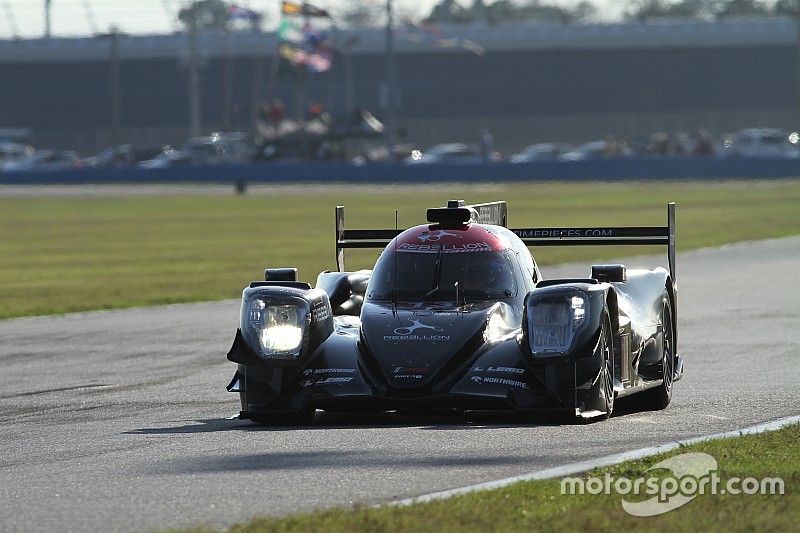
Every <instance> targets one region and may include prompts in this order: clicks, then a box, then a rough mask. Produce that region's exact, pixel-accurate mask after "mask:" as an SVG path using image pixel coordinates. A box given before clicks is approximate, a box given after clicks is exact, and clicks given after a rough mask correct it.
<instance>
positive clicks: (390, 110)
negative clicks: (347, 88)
mask: <svg viewBox="0 0 800 533" xmlns="http://www.w3.org/2000/svg"><path fill="white" fill-rule="evenodd" d="M392 11H393V10H392V0H386V89H387V110H386V126H387V127H386V149H387V150H388V151H389V160H390V161H394V145H395V138H394V134H395V131H396V129H397V127H396V124H395V123H396V121H397V116H396V114H397V107H396V90H397V73H396V72H395V53H394V28H393V26H394V17H393V13H392Z"/></svg>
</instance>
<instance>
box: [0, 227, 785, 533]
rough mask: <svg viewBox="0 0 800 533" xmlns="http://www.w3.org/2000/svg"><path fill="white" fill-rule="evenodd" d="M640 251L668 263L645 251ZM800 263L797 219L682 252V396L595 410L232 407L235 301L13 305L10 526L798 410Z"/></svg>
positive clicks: (421, 471) (352, 489) (488, 467)
mask: <svg viewBox="0 0 800 533" xmlns="http://www.w3.org/2000/svg"><path fill="white" fill-rule="evenodd" d="M640 262H641V263H642V264H641V265H638V266H655V264H653V261H652V258H639V259H636V258H634V259H632V260H629V261H628V263H629V266H637V263H640ZM798 267H800V237H793V238H786V239H777V240H769V241H759V242H752V243H744V244H737V245H731V246H726V247H723V248H715V249H705V250H699V251H695V252H690V253H685V254H681V255H679V257H678V283H679V289H680V304H679V312H680V316H679V324H680V326H679V328H680V329H679V334H680V339H679V350H680V352H681V353H682V354H683V355H684V357H685V360H686V374H685V377H684V379H683V380H681V381H679V382H678V383H677V384H676V386H675V395H674V399H673V402H672V404H671V405H670V406H669V407H668V408H667V409H666V410H664V411H658V412H650V411H645V412H639V411H637V410H636V405H635V402H628V403H627V404H625V405H623V404H622V403H621V402H619V403H618V405H617V407H618V412H617V414H616V415H615V416H614V417H612V418H611V419H610V420H608V421H605V422H599V423H593V424H580V425H560V424H555V423H552V422H549V421H548V420H546V419H541V420H538V419H536V420H533V421H527V422H520V421H517V420H514V419H513V418H510V417H507V416H497V415H491V414H485V413H478V414H475V415H472V416H468V417H466V418H460V417H459V418H430V419H428V418H404V417H401V416H399V415H388V416H386V417H383V418H377V419H375V418H373V419H363V418H362V419H358V418H353V417H350V416H342V415H337V416H332V415H326V414H324V413H323V414H318V416H317V418H316V420H315V423H314V424H313V425H312V426H311V427H308V428H302V429H295V428H265V427H261V426H258V425H254V424H251V423H250V422H247V421H241V420H236V419H229V417H231V416H232V415H235V414H236V413H237V412H238V408H239V405H238V398H237V396H236V395H234V394H229V393H227V392H225V388H224V387H225V385H226V384H227V383H228V381H229V380H230V378H231V377H232V375H233V371H234V365H233V363H230V362H228V361H227V360H226V359H225V354H226V353H227V350H228V348H229V347H230V343H231V341H232V340H233V335H234V332H235V329H236V327H237V321H238V306H239V303H238V302H237V301H225V302H216V303H201V304H193V305H175V306H165V307H157V308H142V309H132V310H124V311H110V312H96V313H80V314H72V315H66V316H55V317H37V318H25V319H14V320H6V321H0V340H1V342H0V368H2V380H0V443H1V444H2V448H1V450H2V454H1V455H0V530H2V531H4V532H15V531H150V530H160V529H166V528H181V527H188V526H195V525H204V524H205V525H210V526H213V527H217V528H222V527H226V526H228V525H232V524H234V523H237V522H242V521H245V520H246V519H248V518H250V517H252V516H255V515H285V514H290V513H296V512H298V511H306V510H311V509H317V508H322V507H332V506H345V507H347V506H350V505H352V504H355V503H361V504H366V505H368V504H376V503H380V502H392V501H397V500H401V499H404V498H408V497H413V496H417V495H420V494H427V493H430V492H435V491H442V490H446V489H452V488H456V487H462V486H466V485H472V484H476V483H481V482H486V481H491V480H495V479H500V478H506V477H510V476H517V475H522V474H526V473H529V472H535V471H537V470H543V469H545V468H551V467H555V466H559V465H563V464H567V463H573V462H577V461H582V460H586V459H589V458H592V457H603V456H607V455H611V454H615V453H620V452H624V451H628V450H632V449H638V448H643V447H647V446H653V445H658V444H663V443H668V442H674V441H677V440H682V439H686V438H691V437H696V436H700V435H707V434H713V433H720V432H724V431H730V430H735V429H739V428H745V427H748V426H752V425H755V424H759V423H763V422H767V421H771V420H776V419H779V418H783V417H787V416H791V415H797V414H800V380H798V379H797V376H798V375H800V331H799V330H798V325H800V289H798V287H799V285H798V283H797V270H798ZM584 270H587V271H586V272H584ZM543 273H544V274H545V276H547V277H555V276H562V275H586V274H587V273H588V267H585V266H580V267H577V266H566V267H560V268H557V269H544V272H543ZM54 297H57V295H54ZM718 460H719V461H723V460H724V459H723V458H718Z"/></svg>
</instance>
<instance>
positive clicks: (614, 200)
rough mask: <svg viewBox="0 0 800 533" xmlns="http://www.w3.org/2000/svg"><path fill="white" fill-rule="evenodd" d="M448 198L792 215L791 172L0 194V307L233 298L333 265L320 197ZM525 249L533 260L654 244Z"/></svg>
mask: <svg viewBox="0 0 800 533" xmlns="http://www.w3.org/2000/svg"><path fill="white" fill-rule="evenodd" d="M0 194H2V193H1V192H0ZM454 197H457V198H464V199H466V200H467V201H468V202H470V203H475V202H482V201H491V200H503V199H505V200H507V201H508V204H509V225H510V226H512V227H532V226H539V227H547V226H565V225H576V226H594V225H601V224H602V225H618V226H622V225H664V224H665V223H666V207H665V205H666V203H667V202H670V201H674V202H677V204H678V208H677V218H678V239H677V247H678V251H679V252H681V251H686V250H690V249H694V248H698V247H705V246H716V245H721V244H725V243H730V242H738V241H745V240H752V239H763V238H771V237H782V236H787V235H794V234H797V233H798V228H800V210H798V209H797V205H798V204H800V179H790V180H766V181H726V182H699V181H696V182H695V181H676V182H620V183H577V184H572V183H561V182H545V183H509V184H484V185H454V184H443V185H439V186H437V185H426V186H419V185H408V186H388V187H386V186H358V187H354V186H335V185H330V186H324V187H319V186H311V185H310V186H308V187H307V188H305V189H304V188H298V187H294V188H288V189H287V188H280V187H276V188H273V189H266V190H265V193H264V192H262V193H258V194H248V195H242V196H235V195H234V194H233V193H232V191H231V192H228V193H224V194H219V195H210V194H175V193H173V194H164V195H138V196H137V195H105V196H98V195H89V194H87V195H85V196H76V195H69V196H46V195H41V196H22V197H21V196H14V197H11V196H5V197H4V196H0V302H2V306H0V318H10V317H17V316H32V315H45V314H58V313H66V312H74V311H87V310H94V309H110V308H124V307H132V306H144V305H157V304H168V303H183V302H193V301H205V300H218V299H226V298H237V297H239V295H240V291H241V288H242V287H244V286H245V285H246V284H247V283H248V282H250V281H251V280H255V279H261V276H262V273H263V269H264V268H265V267H279V266H296V267H298V269H299V273H300V277H301V279H303V280H306V281H310V282H312V283H313V282H314V281H315V279H316V276H317V274H318V273H319V272H320V271H322V270H324V269H333V268H335V262H334V246H333V244H334V243H333V240H334V229H333V211H334V209H333V208H334V206H336V205H345V206H346V215H347V226H348V227H352V228H393V227H394V226H395V212H398V223H399V226H401V227H408V226H411V225H414V224H418V223H420V222H421V221H422V220H423V219H424V212H425V209H426V208H427V207H431V206H437V205H443V204H444V203H445V202H446V201H447V200H448V199H450V198H454ZM533 252H534V254H535V257H536V258H537V261H538V262H539V263H540V265H544V266H546V265H552V264H558V263H563V262H569V261H587V263H588V262H589V261H591V260H597V259H603V258H611V257H619V256H621V255H632V254H633V255H640V254H647V253H663V250H662V249H660V248H649V247H646V248H639V249H636V250H634V251H633V252H631V248H627V249H614V248H604V249H602V250H601V249H598V248H597V247H587V248H576V247H564V248H553V247H548V248H544V249H537V250H533ZM377 254H378V251H377V250H369V251H350V252H348V268H351V269H357V268H370V267H371V266H372V264H373V263H374V260H375V258H376V257H377ZM587 269H588V265H587ZM587 272H588V270H587ZM544 274H545V275H547V273H546V269H545V272H544Z"/></svg>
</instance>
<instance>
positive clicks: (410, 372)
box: [392, 366, 431, 379]
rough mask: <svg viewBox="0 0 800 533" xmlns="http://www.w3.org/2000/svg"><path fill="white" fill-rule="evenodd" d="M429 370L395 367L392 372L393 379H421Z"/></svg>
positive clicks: (416, 367)
mask: <svg viewBox="0 0 800 533" xmlns="http://www.w3.org/2000/svg"><path fill="white" fill-rule="evenodd" d="M430 371H431V369H430V368H428V367H427V366H396V367H394V369H393V370H392V378H394V379H422V378H423V374H427V373H428V372H430Z"/></svg>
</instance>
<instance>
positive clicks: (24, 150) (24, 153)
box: [0, 142, 34, 171]
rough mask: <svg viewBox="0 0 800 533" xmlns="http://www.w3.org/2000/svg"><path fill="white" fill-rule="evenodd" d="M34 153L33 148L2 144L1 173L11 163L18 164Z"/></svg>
mask: <svg viewBox="0 0 800 533" xmlns="http://www.w3.org/2000/svg"><path fill="white" fill-rule="evenodd" d="M33 152H34V150H33V147H32V146H29V145H27V144H22V143H15V142H0V171H3V170H5V169H6V165H8V164H9V163H17V162H19V161H22V160H23V159H25V158H27V157H28V156H30V155H31V154H32V153H33Z"/></svg>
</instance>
